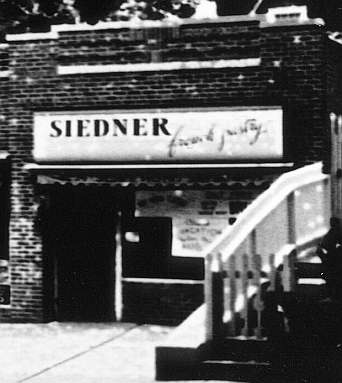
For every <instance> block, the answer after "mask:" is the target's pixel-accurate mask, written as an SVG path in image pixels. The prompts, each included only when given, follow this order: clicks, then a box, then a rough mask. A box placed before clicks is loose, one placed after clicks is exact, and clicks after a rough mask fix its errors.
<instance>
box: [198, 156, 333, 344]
mask: <svg viewBox="0 0 342 383" xmlns="http://www.w3.org/2000/svg"><path fill="white" fill-rule="evenodd" d="M321 169H322V163H320V162H319V163H316V164H313V165H307V166H305V167H303V168H300V169H296V170H294V171H291V172H288V173H285V174H283V175H282V176H280V177H279V178H278V179H277V180H276V181H275V182H274V183H273V184H272V185H271V187H270V188H269V189H268V190H266V191H265V192H264V193H262V194H261V195H259V196H258V197H257V198H256V199H255V200H254V201H253V202H252V203H251V204H250V205H249V206H248V207H247V208H246V209H245V210H244V211H243V212H242V213H241V214H240V216H239V218H238V219H237V221H236V222H235V224H234V225H233V226H232V227H229V228H227V230H225V231H224V232H223V233H222V234H221V235H220V237H219V238H217V239H216V240H215V241H214V242H213V244H212V245H211V246H210V247H209V249H207V254H206V283H205V300H206V305H207V319H206V323H207V326H206V334H207V340H209V339H213V338H219V337H220V336H221V333H222V329H223V328H224V322H225V323H228V322H227V318H230V319H228V320H230V328H231V330H230V332H231V334H230V335H237V334H238V333H239V330H238V331H236V327H235V319H234V317H235V314H236V313H238V312H239V310H241V309H242V312H241V313H240V314H241V315H242V318H244V323H245V325H244V328H243V330H242V334H243V335H246V334H248V333H249V331H250V330H249V327H248V320H249V319H248V308H247V305H248V304H249V303H248V302H249V299H250V298H251V294H254V293H253V291H254V292H256V294H257V300H259V301H260V304H257V307H258V308H257V315H258V325H257V328H256V329H255V331H256V334H257V337H259V338H260V337H261V333H262V332H261V312H262V310H263V308H262V302H261V300H262V299H261V296H262V286H263V283H264V282H265V278H266V280H268V281H269V283H271V286H273V287H271V290H272V288H275V286H276V283H275V279H274V278H275V276H276V275H277V268H278V266H279V265H280V264H282V265H283V266H282V269H283V271H282V272H281V284H282V288H283V289H284V291H293V289H295V284H296V281H295V273H294V261H295V258H296V256H297V254H299V253H302V254H303V251H305V250H308V249H310V248H313V247H314V246H315V244H317V241H318V240H320V238H321V237H322V236H323V235H324V234H325V233H326V232H327V230H328V229H329V224H328V222H329V218H330V212H331V206H330V198H331V196H330V183H329V181H330V176H329V175H325V174H322V172H321ZM272 279H273V280H272ZM263 281H264V282H263ZM241 303H242V306H241ZM240 306H241V307H240ZM237 307H240V309H239V308H237ZM240 314H239V315H240Z"/></svg>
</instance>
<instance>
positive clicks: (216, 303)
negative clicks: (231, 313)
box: [211, 254, 224, 341]
mask: <svg viewBox="0 0 342 383" xmlns="http://www.w3.org/2000/svg"><path fill="white" fill-rule="evenodd" d="M213 269H214V270H212V275H211V286H212V339H213V340H214V341H215V340H221V339H222V336H223V307H224V292H223V287H224V283H223V272H222V271H223V270H222V259H221V254H215V258H214V260H213Z"/></svg>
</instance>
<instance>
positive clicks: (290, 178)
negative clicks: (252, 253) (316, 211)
mask: <svg viewBox="0 0 342 383" xmlns="http://www.w3.org/2000/svg"><path fill="white" fill-rule="evenodd" d="M321 168H322V163H321V162H318V163H315V164H312V165H308V166H305V167H303V168H299V169H296V170H294V171H292V172H288V173H285V174H283V175H281V176H280V177H279V178H278V179H277V180H276V181H275V182H274V183H273V184H272V185H271V186H270V188H269V189H267V190H266V191H265V192H264V193H262V194H261V195H260V196H259V197H258V198H256V199H255V200H254V201H253V202H252V203H251V204H250V205H249V206H247V208H246V209H245V210H244V211H243V212H242V213H241V214H240V216H239V217H238V219H237V220H236V222H235V224H234V225H233V227H230V228H227V229H226V230H225V231H224V232H223V233H222V234H221V235H220V236H219V237H218V238H216V240H215V241H214V242H213V243H212V244H211V245H210V246H209V247H208V248H207V251H206V253H207V254H214V253H216V252H219V251H220V250H221V249H222V247H225V246H227V247H225V253H224V254H223V259H222V261H223V262H225V261H226V260H227V258H228V257H229V256H230V254H232V253H233V252H234V251H235V250H236V249H237V247H238V246H239V245H240V244H241V243H242V241H243V240H244V239H245V238H246V237H247V235H249V234H250V233H251V232H252V230H253V229H254V228H255V227H256V226H257V225H258V223H260V222H261V221H262V220H263V219H264V218H265V217H266V216H267V215H268V214H269V213H270V212H271V211H272V210H273V209H274V208H276V207H277V206H278V205H279V204H280V203H281V202H282V201H284V200H285V198H286V197H287V196H288V195H290V193H292V192H295V191H296V190H297V189H298V188H299V187H303V186H305V185H309V184H311V183H314V182H319V181H323V180H328V179H329V176H328V175H326V174H322V173H320V170H321ZM323 234H324V233H323ZM313 237H315V236H313Z"/></svg>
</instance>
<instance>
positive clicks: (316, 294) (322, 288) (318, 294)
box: [296, 279, 328, 301]
mask: <svg viewBox="0 0 342 383" xmlns="http://www.w3.org/2000/svg"><path fill="white" fill-rule="evenodd" d="M299 282H300V283H298V284H297V286H296V295H297V297H298V299H299V300H306V301H318V300H320V299H324V298H326V297H327V296H328V291H327V287H326V284H325V281H324V280H323V279H322V280H319V279H316V280H315V282H317V283H313V282H314V280H312V279H311V280H309V279H302V280H300V281H299Z"/></svg>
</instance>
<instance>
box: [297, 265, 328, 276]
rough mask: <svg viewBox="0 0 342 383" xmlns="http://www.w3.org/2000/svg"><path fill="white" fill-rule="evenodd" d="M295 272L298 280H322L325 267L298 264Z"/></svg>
mask: <svg viewBox="0 0 342 383" xmlns="http://www.w3.org/2000/svg"><path fill="white" fill-rule="evenodd" d="M295 270H296V277H297V278H322V273H323V266H322V264H321V263H311V262H297V263H296V264H295Z"/></svg>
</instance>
